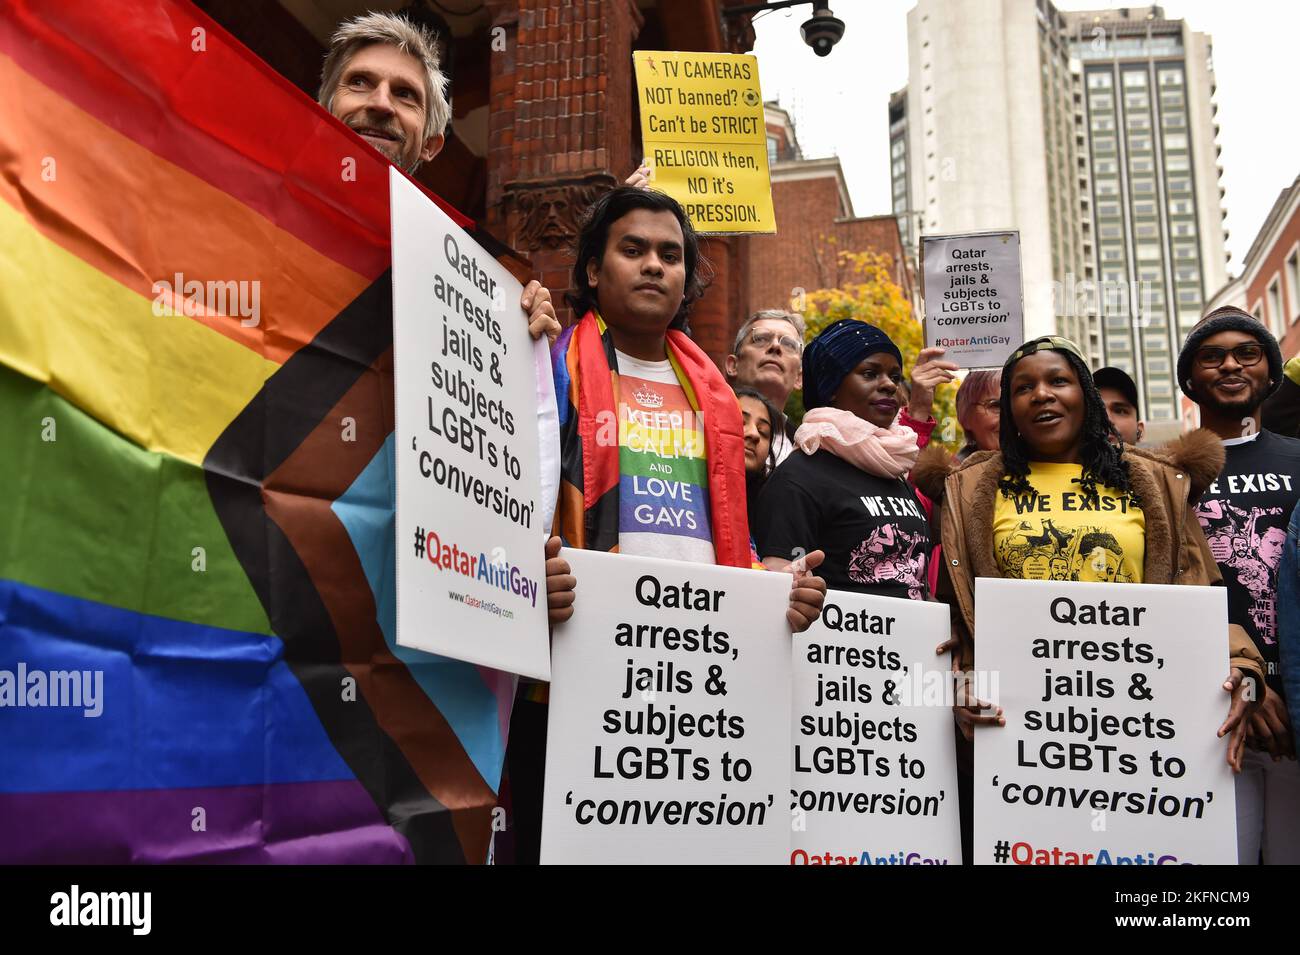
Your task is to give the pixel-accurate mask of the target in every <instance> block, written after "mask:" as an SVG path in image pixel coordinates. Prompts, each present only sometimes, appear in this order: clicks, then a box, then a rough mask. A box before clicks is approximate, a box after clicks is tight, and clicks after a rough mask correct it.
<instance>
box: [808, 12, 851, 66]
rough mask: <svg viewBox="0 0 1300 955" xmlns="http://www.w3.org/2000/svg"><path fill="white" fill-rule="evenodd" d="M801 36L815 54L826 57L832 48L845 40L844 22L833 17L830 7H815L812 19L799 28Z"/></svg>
mask: <svg viewBox="0 0 1300 955" xmlns="http://www.w3.org/2000/svg"><path fill="white" fill-rule="evenodd" d="M799 34H800V36H802V37H803V41H804V42H805V43H807V44H808V45H809V46H810V47H812V49H813V52H814V53H816V54H817V55H818V56H826V55H827V54H829V53H830V52H831V47H833V46H834V45H835V44H836V43H839V42H840V40H841V39H843V37H844V21H843V20H840V19H837V18H836V17H835V16H833V15H832V14H831V8H830V7H825V6H819V7H814V8H813V16H812V19H811V20H807V21H805V22H804V24H803V26H801V27H799Z"/></svg>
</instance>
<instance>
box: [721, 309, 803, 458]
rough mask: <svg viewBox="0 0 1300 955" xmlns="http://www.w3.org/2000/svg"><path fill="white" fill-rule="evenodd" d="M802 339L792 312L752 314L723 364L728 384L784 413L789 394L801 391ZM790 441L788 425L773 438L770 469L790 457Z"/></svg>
mask: <svg viewBox="0 0 1300 955" xmlns="http://www.w3.org/2000/svg"><path fill="white" fill-rule="evenodd" d="M803 335H804V321H803V317H802V316H800V315H797V314H795V313H794V312H785V311H782V310H780V309H767V310H766V311H762V312H755V313H754V314H753V315H751V316H750V317H749V319H748V320H747V321H746V322H745V323H744V324H743V325H741V326H740V329H739V331H737V332H736V340H735V342H734V343H733V344H732V346H731V354H730V355H728V356H727V357H726V358H725V359H724V360H723V365H722V370H723V373H724V374H725V375H726V376H727V381H728V382H729V383H730V384H731V387H733V388H736V389H740V388H748V389H750V390H752V391H757V392H759V393H760V394H762V395H763V396H764V397H765V398H767V400H768V401H769V402H771V404H772V407H774V408H775V409H777V410H778V411H781V412H784V411H785V405H786V402H787V401H789V400H790V392H792V391H794V390H795V389H796V388H801V387H803V365H802V358H803V348H804V345H803ZM782 419H783V420H784V414H783V415H782ZM793 439H794V428H793V427H791V426H790V425H789V424H788V423H787V424H786V425H785V426H783V428H782V430H780V431H778V432H775V433H774V434H773V437H772V444H773V446H772V453H773V460H774V463H773V465H772V467H776V465H778V464H780V463H781V462H782V461H784V460H785V459H786V458H787V457H789V455H790V451H791V450H792V449H793V448H794V444H793V443H792V441H793Z"/></svg>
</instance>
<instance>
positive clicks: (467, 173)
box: [196, 0, 812, 361]
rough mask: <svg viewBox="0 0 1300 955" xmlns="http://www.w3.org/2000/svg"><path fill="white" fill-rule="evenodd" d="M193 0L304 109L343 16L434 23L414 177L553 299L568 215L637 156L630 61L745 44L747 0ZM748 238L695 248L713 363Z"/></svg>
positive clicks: (700, 315) (696, 325)
mask: <svg viewBox="0 0 1300 955" xmlns="http://www.w3.org/2000/svg"><path fill="white" fill-rule="evenodd" d="M196 2H197V4H198V6H200V7H202V8H203V9H204V10H205V11H207V13H208V14H209V15H211V16H212V17H213V18H214V19H215V20H217V21H218V22H219V23H221V24H222V25H223V26H225V27H226V28H227V29H228V30H230V32H232V33H233V34H234V35H235V36H237V37H238V38H239V39H240V40H241V41H242V42H243V43H244V44H246V45H247V46H248V47H249V48H250V49H252V50H253V52H255V53H257V54H258V55H259V56H261V57H262V58H263V59H264V60H266V61H267V62H268V63H269V64H270V65H271V66H272V67H274V68H275V69H277V70H278V71H279V72H280V73H282V74H283V75H284V76H286V77H287V78H288V79H289V80H290V81H291V82H293V83H294V84H296V85H297V86H298V87H299V88H300V89H302V90H303V91H304V92H305V93H307V94H308V95H309V96H311V97H312V98H313V99H314V98H315V95H316V89H317V85H318V84H319V82H320V66H321V61H322V59H323V57H324V54H325V49H326V44H327V43H328V39H329V36H330V34H331V33H332V32H333V30H334V28H335V27H336V25H337V24H338V23H339V22H340V21H342V20H343V19H346V18H347V17H351V16H355V15H357V14H359V13H364V12H366V11H368V10H374V9H388V10H403V12H407V13H408V14H411V15H413V18H414V19H419V20H422V21H424V22H426V23H428V24H429V25H430V26H432V27H434V29H435V30H436V31H437V32H438V34H439V35H440V37H442V38H443V45H444V53H443V66H444V71H445V72H446V73H447V74H448V76H449V78H450V81H451V105H452V124H451V129H450V131H449V134H448V137H447V143H446V145H445V146H444V148H443V150H442V152H441V153H440V154H439V155H438V156H437V158H436V159H434V160H433V161H432V162H431V163H428V164H427V165H425V166H424V167H422V168H421V170H420V172H419V175H418V178H419V179H420V180H421V181H422V182H423V183H424V184H425V185H427V186H429V187H430V188H431V189H432V190H433V191H435V192H437V193H438V194H439V195H441V196H442V197H443V198H445V199H447V200H448V201H450V202H451V203H452V204H453V205H455V206H456V207H457V208H458V209H460V210H461V211H462V212H464V213H465V214H466V215H468V216H471V217H472V218H474V219H475V220H476V221H478V222H479V223H481V224H482V225H483V226H484V227H485V228H486V229H487V231H488V232H489V233H491V234H492V235H493V236H494V237H496V238H497V239H499V240H500V241H501V242H503V243H504V244H505V245H507V246H509V247H510V248H511V249H513V250H515V252H517V253H519V255H520V256H521V257H522V259H523V260H524V261H522V262H521V266H522V270H523V271H528V272H529V273H530V274H531V275H534V276H536V277H539V278H541V279H542V281H543V282H545V284H546V285H547V286H548V287H549V288H550V289H551V290H552V292H553V293H555V294H556V296H557V297H558V296H559V294H560V293H561V292H563V290H565V289H567V288H568V287H569V274H570V271H571V269H572V266H573V257H572V252H571V246H572V243H573V240H574V238H575V236H576V232H577V222H578V219H579V217H580V216H581V214H582V212H583V210H585V209H586V208H587V206H588V205H589V204H590V203H591V201H592V200H593V199H594V198H595V197H596V196H598V195H599V194H600V193H601V192H602V191H603V190H607V189H610V188H612V187H613V186H614V185H616V184H617V183H619V182H621V181H622V180H623V179H625V178H626V177H627V176H628V174H629V173H631V172H632V170H633V169H635V168H636V166H637V164H638V162H639V161H640V159H641V156H642V150H641V143H640V121H639V117H638V113H637V104H636V95H635V87H634V82H633V74H632V51H633V50H636V49H649V50H660V49H667V50H693V51H712V52H730V53H739V52H745V51H748V50H749V49H750V47H751V46H752V44H753V40H754V35H753V32H752V30H751V29H750V26H749V16H748V15H741V16H733V17H724V15H723V11H724V10H725V9H726V8H728V7H735V6H741V5H743V4H744V3H745V2H746V0H482V2H480V3H477V4H472V3H471V4H467V3H455V4H451V3H447V4H442V3H439V4H430V3H425V2H420V3H412V4H406V3H403V2H393V0H279V2H276V3H259V4H248V3H245V2H243V0H196ZM457 9H463V10H466V11H467V12H465V13H456V12H453V11H454V10H457ZM809 55H810V56H811V55H812V54H811V52H810V53H809ZM748 241H749V240H748V239H744V238H735V237H721V238H713V239H709V240H707V241H706V242H705V243H704V244H705V250H704V251H705V255H706V256H707V257H708V258H709V260H710V262H711V263H712V265H713V269H714V273H715V278H714V281H713V284H712V286H711V287H710V289H709V292H708V294H707V295H705V297H704V299H703V300H702V301H701V302H700V303H699V304H698V305H697V306H696V307H695V309H694V311H693V313H692V322H691V324H692V328H693V331H694V336H695V339H696V341H697V342H698V343H699V344H700V345H701V346H702V347H703V348H704V349H705V350H706V351H708V352H709V353H710V354H711V355H712V356H713V357H714V359H715V360H717V361H721V358H722V356H723V355H725V354H726V353H727V351H728V350H729V348H730V340H731V337H732V335H733V334H734V331H735V328H736V327H737V325H738V323H739V321H740V320H741V319H742V318H743V316H744V315H745V314H746V313H747V312H748V311H749V309H750V302H749V289H748V285H747V281H746V270H747V267H748V258H747V255H746V252H747V248H746V245H747V243H748ZM563 317H565V318H567V317H568V316H567V314H566V315H565V316H563Z"/></svg>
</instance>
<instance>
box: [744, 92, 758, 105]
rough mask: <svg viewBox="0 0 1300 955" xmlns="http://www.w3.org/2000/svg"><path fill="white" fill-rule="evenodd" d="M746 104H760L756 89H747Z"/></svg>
mask: <svg viewBox="0 0 1300 955" xmlns="http://www.w3.org/2000/svg"><path fill="white" fill-rule="evenodd" d="M745 105H746V106H757V105H758V93H757V92H756V91H754V90H745Z"/></svg>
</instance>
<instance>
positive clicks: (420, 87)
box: [317, 13, 560, 341]
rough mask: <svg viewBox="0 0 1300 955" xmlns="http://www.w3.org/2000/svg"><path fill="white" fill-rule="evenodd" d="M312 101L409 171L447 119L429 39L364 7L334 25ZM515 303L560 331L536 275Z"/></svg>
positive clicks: (431, 150)
mask: <svg viewBox="0 0 1300 955" xmlns="http://www.w3.org/2000/svg"><path fill="white" fill-rule="evenodd" d="M317 101H318V102H319V103H320V104H321V105H322V106H324V107H325V109H326V110H328V111H329V113H330V115H332V116H333V117H334V118H335V119H337V120H340V121H341V122H342V123H343V124H344V125H346V126H347V127H348V128H349V129H351V130H352V131H353V132H355V133H356V134H357V135H359V136H360V137H361V138H362V139H363V140H365V142H367V143H368V144H369V145H370V146H371V147H373V148H374V149H375V150H376V151H377V152H379V153H381V154H382V155H384V156H386V157H387V158H388V159H389V160H390V161H391V162H392V163H393V164H394V165H395V166H397V167H398V168H399V169H402V170H403V171H405V172H406V173H407V174H408V175H409V174H412V173H414V172H415V170H416V169H417V168H419V166H420V164H421V163H423V162H428V161H429V160H430V159H432V158H433V157H434V156H436V155H438V152H439V151H440V150H441V149H442V146H443V142H444V141H445V134H446V130H447V123H448V122H449V121H450V119H451V107H450V106H449V105H448V103H447V78H446V77H445V76H444V75H443V73H442V69H441V68H440V66H439V63H438V45H437V41H436V38H435V37H434V35H433V34H432V33H431V32H430V31H429V30H427V29H426V28H425V27H423V26H416V25H415V24H413V23H411V21H410V20H408V19H407V18H406V17H404V16H401V15H399V14H395V13H366V14H363V15H361V16H359V17H354V18H353V19H351V20H346V21H344V22H343V23H342V24H341V25H340V26H339V28H338V29H337V30H335V31H334V35H333V36H332V37H330V49H329V53H327V54H326V56H325V63H324V65H323V66H322V68H321V84H320V90H319V92H318V93H317ZM520 306H521V307H522V308H523V310H524V311H525V312H526V313H527V314H528V331H529V333H530V334H532V336H533V338H541V337H542V335H543V334H545V335H546V336H547V337H548V338H550V339H551V340H552V341H554V340H555V338H556V336H558V335H559V334H560V322H559V320H558V319H557V318H556V317H555V306H554V305H553V304H552V303H551V293H550V291H549V290H548V289H546V288H545V287H544V286H543V285H542V284H541V283H540V282H538V281H537V280H536V279H534V280H533V281H531V282H529V283H528V284H527V285H526V286H525V287H524V291H523V294H522V295H521V296H520Z"/></svg>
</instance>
